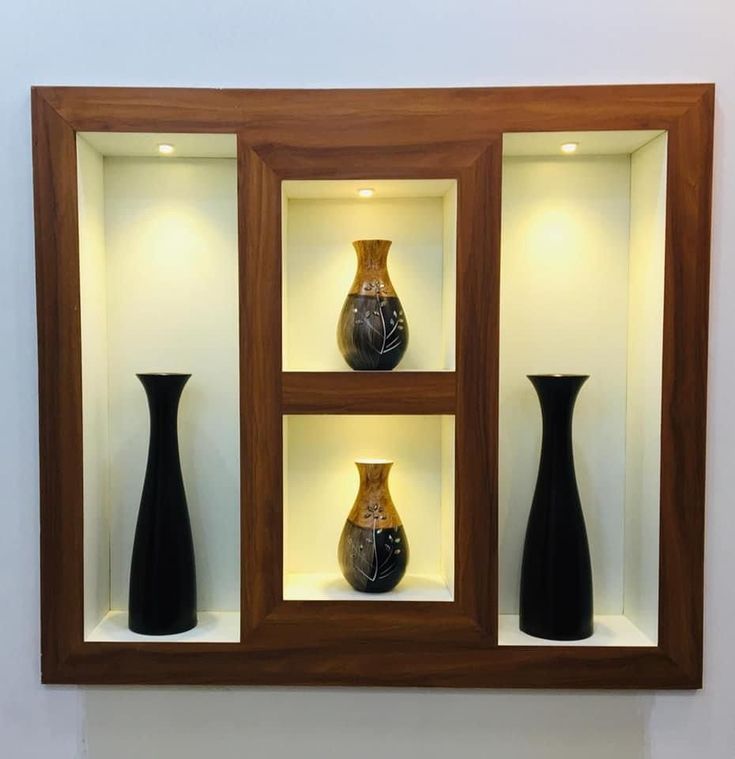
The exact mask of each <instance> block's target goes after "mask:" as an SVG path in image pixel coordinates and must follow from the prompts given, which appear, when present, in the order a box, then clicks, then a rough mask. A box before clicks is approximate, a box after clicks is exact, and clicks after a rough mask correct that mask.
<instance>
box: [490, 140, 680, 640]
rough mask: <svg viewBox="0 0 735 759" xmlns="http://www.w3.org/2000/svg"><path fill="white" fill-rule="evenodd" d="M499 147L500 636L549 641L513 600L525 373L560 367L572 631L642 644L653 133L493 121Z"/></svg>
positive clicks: (653, 451)
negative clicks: (576, 526)
mask: <svg viewBox="0 0 735 759" xmlns="http://www.w3.org/2000/svg"><path fill="white" fill-rule="evenodd" d="M562 145H567V146H568V147H566V149H565V150H566V151H568V152H564V151H563V150H562ZM570 146H571V147H570ZM503 152H504V157H503V188H502V189H503V197H502V248H501V288H500V290H501V296H500V300H501V304H500V314H501V318H500V408H499V414H500V415H499V442H500V459H499V541H500V545H499V583H500V587H499V612H500V619H499V642H500V644H501V645H555V644H556V643H555V642H554V641H546V640H542V639H539V638H533V637H530V636H528V635H525V634H523V633H522V632H520V630H519V627H518V598H519V586H520V572H521V561H522V556H523V546H524V534H525V529H526V524H527V521H528V516H529V509H530V505H531V501H532V499H533V495H534V486H535V482H536V474H537V471H538V466H539V453H540V446H541V413H540V407H539V402H538V400H537V397H536V394H535V392H534V389H533V387H532V385H531V383H530V382H529V380H528V379H527V376H526V375H529V374H555V373H561V374H584V375H589V379H588V380H587V381H586V383H585V384H584V385H583V386H582V388H581V391H580V393H579V396H578V400H577V404H576V408H575V411H574V425H573V435H574V460H575V469H576V478H577V483H578V486H579V492H580V498H581V502H582V508H583V511H584V516H585V521H586V528H587V535H588V539H589V547H590V553H591V560H592V574H593V584H594V606H595V632H594V634H593V636H592V637H591V638H589V639H587V640H585V641H581V642H579V644H582V645H616V646H655V645H656V643H657V639H658V579H659V578H658V561H659V510H660V509H659V500H660V493H659V490H660V450H661V386H662V335H663V294H664V248H665V225H666V221H665V217H666V156H667V135H666V133H665V132H660V131H632V132H631V131H625V132H576V133H533V134H506V135H505V136H504V150H503ZM563 645H569V643H568V642H565V643H564V644H563Z"/></svg>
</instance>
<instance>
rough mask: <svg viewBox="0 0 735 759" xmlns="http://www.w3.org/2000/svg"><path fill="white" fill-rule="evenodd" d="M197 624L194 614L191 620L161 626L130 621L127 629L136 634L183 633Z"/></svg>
mask: <svg viewBox="0 0 735 759" xmlns="http://www.w3.org/2000/svg"><path fill="white" fill-rule="evenodd" d="M197 624H198V619H197V617H196V616H194V619H193V620H191V619H190V620H188V621H187V622H182V623H180V624H176V625H169V626H166V627H163V626H161V625H146V624H141V623H140V622H130V623H129V624H128V629H129V630H130V632H134V633H137V634H138V635H156V636H161V635H178V634H179V633H185V632H188V631H189V630H193V629H194V628H195V627H196V626H197Z"/></svg>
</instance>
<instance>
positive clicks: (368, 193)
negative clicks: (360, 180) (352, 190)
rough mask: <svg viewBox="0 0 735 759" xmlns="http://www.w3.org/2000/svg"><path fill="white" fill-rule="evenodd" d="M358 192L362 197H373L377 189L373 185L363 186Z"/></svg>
mask: <svg viewBox="0 0 735 759" xmlns="http://www.w3.org/2000/svg"><path fill="white" fill-rule="evenodd" d="M357 194H358V195H359V196H360V197H361V198H372V197H373V195H375V190H373V188H372V187H361V188H360V189H359V190H358V191H357Z"/></svg>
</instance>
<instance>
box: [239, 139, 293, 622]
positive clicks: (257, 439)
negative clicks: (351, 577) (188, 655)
mask: <svg viewBox="0 0 735 759" xmlns="http://www.w3.org/2000/svg"><path fill="white" fill-rule="evenodd" d="M237 150H238V195H239V197H238V205H239V216H238V231H239V245H240V409H241V413H240V418H241V424H240V430H241V432H240V436H241V446H240V471H241V492H242V506H241V509H240V515H241V519H240V524H241V529H240V541H241V543H240V545H241V553H242V560H241V573H240V583H241V590H242V592H241V615H240V618H241V630H242V636H243V637H245V636H246V635H247V634H248V633H249V632H250V631H252V630H253V629H255V628H257V627H258V625H259V624H260V623H261V621H262V620H263V618H264V617H265V616H266V615H267V614H268V612H269V611H270V609H271V608H272V607H273V606H274V605H275V604H276V602H277V601H278V600H279V599H280V597H281V588H282V587H283V561H282V543H283V498H282V479H283V441H282V434H283V433H282V423H281V329H280V324H281V192H280V190H281V187H280V182H279V179H278V177H277V176H276V175H275V174H274V173H273V171H271V169H270V168H269V167H268V166H267V165H266V164H265V163H264V162H263V161H262V160H261V159H260V157H259V156H258V155H257V153H256V152H255V151H253V150H252V149H251V148H250V147H249V146H248V145H247V144H246V143H244V142H243V141H242V140H241V139H239V140H238V149H237Z"/></svg>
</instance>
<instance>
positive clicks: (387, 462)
mask: <svg viewBox="0 0 735 759" xmlns="http://www.w3.org/2000/svg"><path fill="white" fill-rule="evenodd" d="M394 463H395V462H394V461H393V459H355V464H356V465H357V466H360V464H365V465H368V466H370V465H373V466H391V465H392V464H394Z"/></svg>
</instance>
